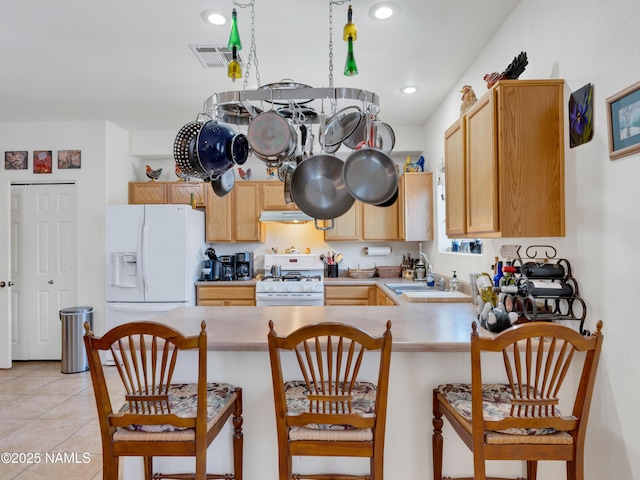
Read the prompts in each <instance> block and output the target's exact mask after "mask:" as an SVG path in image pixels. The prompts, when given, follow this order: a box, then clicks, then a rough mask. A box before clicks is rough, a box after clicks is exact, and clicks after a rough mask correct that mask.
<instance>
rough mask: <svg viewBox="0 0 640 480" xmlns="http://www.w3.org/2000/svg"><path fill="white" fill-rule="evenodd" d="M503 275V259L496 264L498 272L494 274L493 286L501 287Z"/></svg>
mask: <svg viewBox="0 0 640 480" xmlns="http://www.w3.org/2000/svg"><path fill="white" fill-rule="evenodd" d="M503 275H504V274H503V273H502V260H500V261H498V263H497V264H496V274H495V275H494V276H493V286H494V287H499V286H500V279H501V278H502V276H503Z"/></svg>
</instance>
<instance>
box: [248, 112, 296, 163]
mask: <svg viewBox="0 0 640 480" xmlns="http://www.w3.org/2000/svg"><path fill="white" fill-rule="evenodd" d="M247 139H248V141H249V145H251V149H252V150H253V153H254V154H255V155H256V157H258V158H259V159H260V160H263V161H264V162H265V163H267V165H268V166H271V167H276V166H278V165H279V164H280V163H281V162H282V160H284V159H285V158H287V157H289V156H291V155H293V154H294V152H295V149H296V143H297V139H296V132H295V130H294V129H293V127H292V126H291V125H290V124H289V122H287V120H285V119H284V118H283V117H282V116H281V115H280V114H278V113H277V112H276V111H274V110H269V111H267V112H262V113H261V114H259V115H257V116H256V117H255V118H254V119H253V120H252V121H251V123H250V124H249V128H248V129H247Z"/></svg>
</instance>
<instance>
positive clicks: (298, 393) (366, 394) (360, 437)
mask: <svg viewBox="0 0 640 480" xmlns="http://www.w3.org/2000/svg"><path fill="white" fill-rule="evenodd" d="M284 392H285V397H286V399H287V410H288V413H289V414H299V413H304V412H308V411H309V406H310V402H309V399H308V398H307V395H308V394H309V389H308V388H307V386H306V384H305V382H304V381H301V380H295V381H289V382H286V383H285V385H284ZM351 394H352V398H353V399H352V402H351V406H352V410H353V412H354V413H363V414H364V413H374V411H375V400H376V386H375V385H374V384H373V383H369V382H356V383H355V384H354V386H353V389H352V392H351ZM289 438H290V439H291V440H353V441H370V440H373V432H372V431H371V429H370V428H364V429H362V428H355V427H353V426H351V425H333V424H330V425H329V424H316V423H310V424H308V425H305V426H304V427H292V428H291V429H290V430H289Z"/></svg>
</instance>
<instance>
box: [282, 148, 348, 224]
mask: <svg viewBox="0 0 640 480" xmlns="http://www.w3.org/2000/svg"><path fill="white" fill-rule="evenodd" d="M343 168H344V162H343V161H342V160H340V159H339V158H337V157H334V156H332V155H314V156H312V157H309V158H307V159H306V160H303V161H302V162H301V163H300V164H299V165H298V166H297V167H296V168H295V170H294V171H293V174H292V176H291V196H292V197H293V200H294V201H295V203H296V205H298V208H299V209H300V210H302V211H303V212H304V213H306V214H307V215H309V216H311V217H313V218H315V219H316V222H315V224H316V228H317V229H319V230H326V229H330V228H333V219H334V218H337V217H340V216H342V215H344V214H345V213H346V212H347V211H348V210H349V209H350V208H351V207H352V206H353V204H354V202H355V199H354V198H353V197H352V196H351V194H350V193H349V191H348V190H347V188H346V187H345V184H344V179H343V176H342V170H343ZM318 220H332V222H331V225H330V226H329V227H321V226H319V225H318Z"/></svg>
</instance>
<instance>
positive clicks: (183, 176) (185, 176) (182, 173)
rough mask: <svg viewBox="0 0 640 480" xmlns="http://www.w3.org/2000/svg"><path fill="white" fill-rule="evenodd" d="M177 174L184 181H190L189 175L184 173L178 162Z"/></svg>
mask: <svg viewBox="0 0 640 480" xmlns="http://www.w3.org/2000/svg"><path fill="white" fill-rule="evenodd" d="M176 175H177V176H178V178H179V179H180V180H181V181H183V182H188V181H189V175H187V174H186V173H184V172H183V171H182V169H181V168H180V165H178V164H176Z"/></svg>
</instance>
